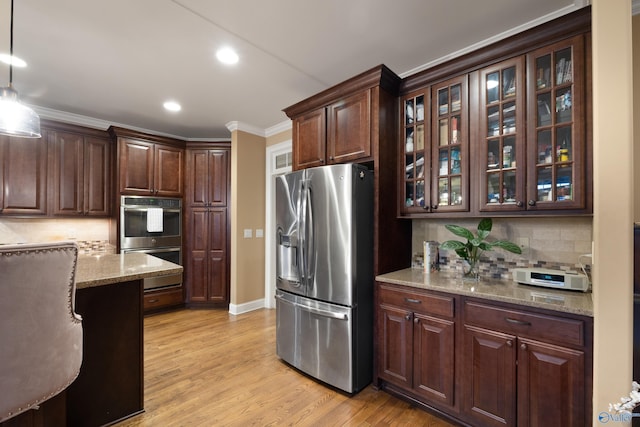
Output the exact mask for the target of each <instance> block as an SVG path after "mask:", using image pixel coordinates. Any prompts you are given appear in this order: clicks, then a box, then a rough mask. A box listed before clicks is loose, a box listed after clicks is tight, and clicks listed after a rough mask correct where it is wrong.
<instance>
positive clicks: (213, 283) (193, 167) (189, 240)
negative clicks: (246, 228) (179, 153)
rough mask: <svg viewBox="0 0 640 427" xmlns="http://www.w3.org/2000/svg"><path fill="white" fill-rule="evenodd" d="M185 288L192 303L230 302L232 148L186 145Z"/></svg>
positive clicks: (224, 145)
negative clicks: (229, 202)
mask: <svg viewBox="0 0 640 427" xmlns="http://www.w3.org/2000/svg"><path fill="white" fill-rule="evenodd" d="M186 157H187V165H186V170H187V178H186V197H185V202H186V203H185V224H186V226H185V229H186V231H185V235H186V251H185V286H186V289H187V303H188V304H190V305H213V306H227V305H228V304H229V299H230V295H229V291H230V277H229V274H230V269H229V268H230V259H229V247H230V234H229V233H230V223H229V206H228V199H229V195H230V147H229V144H228V143H223V144H215V145H214V144H203V145H191V146H188V147H187V151H186Z"/></svg>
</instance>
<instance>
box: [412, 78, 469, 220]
mask: <svg viewBox="0 0 640 427" xmlns="http://www.w3.org/2000/svg"><path fill="white" fill-rule="evenodd" d="M467 87H468V85H467V77H466V76H462V77H458V78H454V79H450V80H447V81H445V82H441V83H438V84H435V85H433V87H432V88H431V90H425V91H419V92H416V93H412V94H409V95H408V96H405V97H403V99H402V105H403V109H402V111H403V113H402V114H403V123H404V126H403V129H402V130H401V132H402V134H401V136H400V143H401V150H402V151H403V152H404V155H403V156H400V159H401V160H404V164H403V165H401V167H400V173H401V175H402V179H403V180H404V205H402V207H401V212H402V213H412V212H417V213H424V212H432V213H433V212H466V211H468V210H469V147H468V143H469V120H468V117H469V114H468V89H467ZM430 113H431V114H430Z"/></svg>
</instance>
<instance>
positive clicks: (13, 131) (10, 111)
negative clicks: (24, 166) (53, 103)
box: [0, 0, 41, 138]
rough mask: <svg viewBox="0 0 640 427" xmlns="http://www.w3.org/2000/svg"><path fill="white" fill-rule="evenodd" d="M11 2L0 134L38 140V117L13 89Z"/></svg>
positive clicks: (0, 89) (0, 112) (0, 109)
mask: <svg viewBox="0 0 640 427" xmlns="http://www.w3.org/2000/svg"><path fill="white" fill-rule="evenodd" d="M14 62H15V58H14V56H13V0H11V30H10V42H9V85H8V86H5V87H0V134H3V135H9V136H14V137H22V138H40V136H41V134H40V117H38V115H37V114H36V112H35V111H33V110H32V109H31V108H29V107H27V106H26V105H24V104H23V103H21V102H20V101H19V100H18V92H17V91H16V90H15V89H14V88H13V64H14Z"/></svg>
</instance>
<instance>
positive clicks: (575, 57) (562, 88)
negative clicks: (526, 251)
mask: <svg viewBox="0 0 640 427" xmlns="http://www.w3.org/2000/svg"><path fill="white" fill-rule="evenodd" d="M583 50H584V43H583V39H582V37H575V38H574V39H571V40H569V41H568V42H561V43H557V44H555V45H552V46H549V47H547V48H544V49H540V50H537V51H535V52H533V53H531V54H529V55H528V57H527V63H528V64H529V65H528V67H529V68H528V70H527V73H529V74H531V75H532V76H535V79H532V83H531V84H532V85H533V86H534V87H532V88H531V89H532V94H533V96H531V99H530V100H529V106H528V107H529V115H528V123H529V129H530V131H529V134H528V135H527V139H528V141H530V143H529V149H528V153H527V154H528V157H529V158H530V162H529V169H528V177H527V181H528V183H529V185H528V189H527V199H528V201H527V205H528V209H557V208H574V207H575V208H583V207H584V203H585V201H584V196H583V194H584V190H583V186H584V164H583V163H584V162H583V156H584V144H585V141H584V139H585V135H584V130H583V129H582V127H581V126H578V125H577V123H582V120H581V118H582V117H583V103H584V100H583V97H584V93H583V84H584V83H583V81H582V77H581V72H582V70H584V59H583V58H584V57H583V54H582V52H583Z"/></svg>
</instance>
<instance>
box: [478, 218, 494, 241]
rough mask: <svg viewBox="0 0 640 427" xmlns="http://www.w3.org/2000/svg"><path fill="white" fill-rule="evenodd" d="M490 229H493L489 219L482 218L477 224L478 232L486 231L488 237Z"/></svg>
mask: <svg viewBox="0 0 640 427" xmlns="http://www.w3.org/2000/svg"><path fill="white" fill-rule="evenodd" d="M491 227H493V220H492V219H491V218H482V219H481V220H480V223H479V224H478V232H480V231H486V232H487V235H488V234H489V232H490V231H491ZM478 234H479V233H478ZM485 237H486V236H485Z"/></svg>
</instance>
